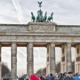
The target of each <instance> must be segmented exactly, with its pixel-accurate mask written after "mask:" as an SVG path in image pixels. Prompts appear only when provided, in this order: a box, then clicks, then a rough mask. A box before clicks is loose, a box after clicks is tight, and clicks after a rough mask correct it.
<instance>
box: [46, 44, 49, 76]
mask: <svg viewBox="0 0 80 80" xmlns="http://www.w3.org/2000/svg"><path fill="white" fill-rule="evenodd" d="M49 68H50V66H49V44H48V45H47V59H46V75H48V74H50V70H49Z"/></svg>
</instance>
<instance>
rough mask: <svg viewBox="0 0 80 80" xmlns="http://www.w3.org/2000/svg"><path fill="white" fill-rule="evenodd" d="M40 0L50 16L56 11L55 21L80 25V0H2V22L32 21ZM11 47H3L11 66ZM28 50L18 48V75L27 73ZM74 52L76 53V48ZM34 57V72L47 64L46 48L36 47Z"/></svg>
mask: <svg viewBox="0 0 80 80" xmlns="http://www.w3.org/2000/svg"><path fill="white" fill-rule="evenodd" d="M38 1H43V3H42V10H43V13H45V11H47V13H48V14H47V15H48V16H49V15H50V14H51V12H54V19H53V20H54V22H55V23H57V24H63V25H64V24H65V25H80V0H0V24H27V23H28V22H30V21H31V12H33V13H34V15H35V16H37V11H38V10H39V7H38V3H37V2H38ZM10 49H11V48H6V47H4V48H2V61H3V62H4V63H6V65H7V66H8V67H9V68H10V60H11V56H10V55H11V54H10V53H11V52H10ZM56 49H57V50H56V56H57V57H56V61H57V62H58V61H60V58H59V57H60V48H56ZM26 52H27V51H26V48H18V55H17V56H18V75H20V74H21V73H26ZM72 52H73V53H74V49H72ZM37 56H38V57H37ZM34 58H35V59H34V64H35V65H34V72H36V71H37V70H38V69H39V68H44V67H45V66H46V48H34ZM6 59H7V60H6ZM73 59H74V57H73ZM39 64H42V65H39ZM21 65H23V67H22V66H21Z"/></svg>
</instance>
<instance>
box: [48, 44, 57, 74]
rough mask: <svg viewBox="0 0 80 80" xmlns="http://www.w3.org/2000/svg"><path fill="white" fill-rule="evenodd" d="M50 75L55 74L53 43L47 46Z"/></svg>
mask: <svg viewBox="0 0 80 80" xmlns="http://www.w3.org/2000/svg"><path fill="white" fill-rule="evenodd" d="M49 60H50V63H49V64H50V73H52V74H55V66H56V65H55V43H51V44H50V46H49Z"/></svg>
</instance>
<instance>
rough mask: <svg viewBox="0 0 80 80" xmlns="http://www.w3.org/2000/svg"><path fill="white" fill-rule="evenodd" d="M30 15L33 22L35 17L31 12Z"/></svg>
mask: <svg viewBox="0 0 80 80" xmlns="http://www.w3.org/2000/svg"><path fill="white" fill-rule="evenodd" d="M31 15H32V17H31V20H32V21H33V22H35V16H34V14H33V12H31Z"/></svg>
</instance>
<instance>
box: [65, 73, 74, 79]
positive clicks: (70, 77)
mask: <svg viewBox="0 0 80 80" xmlns="http://www.w3.org/2000/svg"><path fill="white" fill-rule="evenodd" d="M63 80H74V78H73V73H72V72H68V76H66V77H64V79H63Z"/></svg>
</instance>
